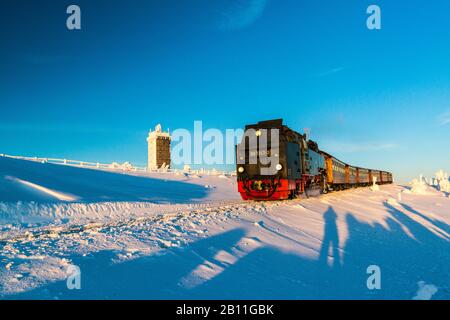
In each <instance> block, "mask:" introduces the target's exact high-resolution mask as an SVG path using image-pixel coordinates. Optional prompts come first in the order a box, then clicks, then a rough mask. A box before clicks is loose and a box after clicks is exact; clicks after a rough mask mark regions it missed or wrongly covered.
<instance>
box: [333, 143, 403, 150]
mask: <svg viewBox="0 0 450 320" xmlns="http://www.w3.org/2000/svg"><path fill="white" fill-rule="evenodd" d="M328 145H329V146H328V147H327V151H330V152H345V153H355V152H370V151H381V150H390V149H395V148H397V145H396V144H395V143H386V142H364V143H342V142H337V143H329V144H328Z"/></svg>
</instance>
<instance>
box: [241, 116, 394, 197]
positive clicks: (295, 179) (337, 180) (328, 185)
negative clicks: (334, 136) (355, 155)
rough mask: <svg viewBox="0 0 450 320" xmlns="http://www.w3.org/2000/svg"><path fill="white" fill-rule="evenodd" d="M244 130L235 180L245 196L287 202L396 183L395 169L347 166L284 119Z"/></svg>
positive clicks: (250, 126) (258, 124)
mask: <svg viewBox="0 0 450 320" xmlns="http://www.w3.org/2000/svg"><path fill="white" fill-rule="evenodd" d="M244 132H245V134H244V135H243V137H242V140H241V142H240V143H238V144H237V145H236V174H237V182H238V183H237V184H238V191H239V193H240V194H241V197H242V199H243V200H256V201H258V200H264V201H266V200H289V199H295V198H297V197H299V196H300V195H302V194H306V195H308V192H310V191H311V190H318V191H319V192H320V193H322V194H325V193H328V192H332V191H340V190H345V189H349V188H356V187H367V186H370V185H372V184H373V183H376V184H379V185H382V184H391V183H393V175H392V173H391V172H388V171H383V170H375V169H367V168H363V167H357V166H353V165H349V164H347V163H345V162H343V161H341V160H339V159H337V158H336V157H334V156H332V155H331V154H329V153H327V152H325V151H323V150H320V149H319V146H318V144H317V143H316V142H314V141H313V140H310V139H309V137H307V135H306V134H300V133H298V132H296V131H294V130H292V129H290V128H289V127H287V126H286V125H284V124H283V120H282V119H275V120H269V121H261V122H258V123H257V124H251V125H247V126H245V131H244ZM269 159H270V161H268V160H269ZM269 162H270V163H269ZM274 163H275V165H274Z"/></svg>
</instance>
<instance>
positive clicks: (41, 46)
mask: <svg viewBox="0 0 450 320" xmlns="http://www.w3.org/2000/svg"><path fill="white" fill-rule="evenodd" d="M373 3H375V4H377V5H379V6H380V7H381V10H382V30H380V31H369V30H368V29H367V28H366V18H367V15H366V9H367V7H368V6H369V5H370V4H373ZM70 4H78V5H79V6H80V7H81V11H82V30H80V31H68V30H67V29H66V27H65V21H66V18H67V14H66V13H65V11H66V8H67V6H68V5H70ZM449 14H450V2H449V1H447V0H431V1H425V0H420V1H419V0H411V1H408V2H405V1H382V0H373V1H370V2H369V1H364V0H315V1H300V0H283V1H280V0H228V1H225V0H224V1H220V0H216V1H208V0H184V1H181V0H178V1H174V0H160V1H147V0H146V1H144V0H142V1H140V0H135V1H125V0H95V1H92V0H90V1H86V0H71V1H65V0H64V1H62V0H61V1H54V0H40V1H37V0H34V1H31V0H28V1H25V0H14V1H13V0H6V1H1V3H0V40H1V50H0V70H1V71H0V111H1V117H0V153H8V154H17V155H30V156H34V155H37V156H52V157H62V158H65V157H67V158H73V159H80V160H93V161H107V162H110V161H120V162H122V161H131V162H133V163H137V164H145V162H146V141H145V138H146V134H147V131H148V129H150V128H153V127H154V126H155V125H156V124H157V123H159V122H160V123H162V124H163V126H164V127H170V128H171V129H172V130H173V129H176V128H187V129H192V128H193V121H194V120H202V121H203V126H204V127H205V128H219V129H226V128H242V127H243V126H244V125H245V124H248V123H253V122H257V121H259V120H266V119H271V118H283V119H284V120H285V122H286V123H287V124H288V125H289V126H290V127H292V128H293V129H296V130H298V131H301V130H302V129H303V128H310V130H311V137H312V138H313V139H314V140H316V141H318V143H319V145H320V146H321V147H322V149H324V150H327V151H329V152H331V153H333V154H335V155H336V156H337V157H339V158H341V159H342V160H344V161H346V162H348V163H352V164H355V165H360V166H366V167H376V168H382V169H387V170H391V171H393V172H394V174H395V175H396V177H397V178H398V179H399V180H400V181H405V180H407V179H410V178H412V177H414V176H415V175H418V174H419V173H424V174H427V175H430V174H432V173H434V172H435V171H437V170H438V169H440V168H444V169H446V170H450V167H449V159H450V139H449V137H450V134H449V133H450V121H449V118H450V113H449V112H450V59H449V57H450V19H449V18H448V15H449Z"/></svg>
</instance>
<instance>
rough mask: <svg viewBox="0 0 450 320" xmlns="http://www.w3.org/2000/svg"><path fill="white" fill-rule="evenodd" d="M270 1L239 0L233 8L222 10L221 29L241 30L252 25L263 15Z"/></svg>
mask: <svg viewBox="0 0 450 320" xmlns="http://www.w3.org/2000/svg"><path fill="white" fill-rule="evenodd" d="M268 3H269V0H238V1H237V2H235V3H234V4H233V8H230V9H229V10H226V11H224V12H222V15H223V19H222V20H221V21H220V23H219V24H220V25H219V27H220V29H222V30H239V29H243V28H245V27H248V26H250V25H251V24H253V23H254V22H255V21H256V20H258V19H259V18H260V17H261V16H262V14H263V13H264V10H265V9H266V7H267V4H268Z"/></svg>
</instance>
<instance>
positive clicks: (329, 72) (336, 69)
mask: <svg viewBox="0 0 450 320" xmlns="http://www.w3.org/2000/svg"><path fill="white" fill-rule="evenodd" d="M343 70H344V67H339V68H333V69H330V70H327V71H324V72H322V73H318V74H316V75H315V76H316V77H318V78H322V77H326V76H331V75H333V74H336V73H339V72H341V71H343Z"/></svg>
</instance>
